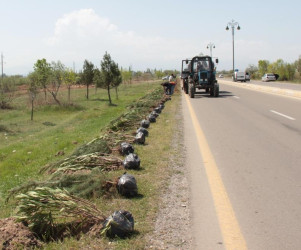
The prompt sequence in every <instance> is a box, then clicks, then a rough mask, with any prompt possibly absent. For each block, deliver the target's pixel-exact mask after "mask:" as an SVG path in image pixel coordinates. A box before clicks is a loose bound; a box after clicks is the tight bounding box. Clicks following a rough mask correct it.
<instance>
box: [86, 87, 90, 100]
mask: <svg viewBox="0 0 301 250" xmlns="http://www.w3.org/2000/svg"><path fill="white" fill-rule="evenodd" d="M86 97H87V99H89V84H87V95H86Z"/></svg>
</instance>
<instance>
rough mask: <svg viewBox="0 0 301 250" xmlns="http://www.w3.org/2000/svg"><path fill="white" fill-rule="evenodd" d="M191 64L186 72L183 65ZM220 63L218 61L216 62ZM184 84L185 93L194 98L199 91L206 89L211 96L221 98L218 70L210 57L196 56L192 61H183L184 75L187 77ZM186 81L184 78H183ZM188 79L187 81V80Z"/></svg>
mask: <svg viewBox="0 0 301 250" xmlns="http://www.w3.org/2000/svg"><path fill="white" fill-rule="evenodd" d="M184 62H185V63H186V64H189V65H190V67H188V70H187V71H186V70H184V69H185V68H184V67H183V63H184ZM215 63H218V59H216V60H215ZM187 74H188V77H187V78H185V81H183V82H184V86H183V88H184V91H185V93H187V94H189V96H190V97H191V98H194V95H195V94H196V92H197V90H200V89H205V92H206V93H209V94H210V96H214V97H218V96H219V85H218V83H217V80H216V76H215V74H216V69H215V65H214V62H213V61H212V58H211V57H210V56H195V57H193V58H192V59H191V60H186V61H185V60H183V61H182V75H183V76H184V75H185V76H187ZM182 79H183V80H184V78H182ZM186 79H187V80H186Z"/></svg>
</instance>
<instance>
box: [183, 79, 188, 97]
mask: <svg viewBox="0 0 301 250" xmlns="http://www.w3.org/2000/svg"><path fill="white" fill-rule="evenodd" d="M184 92H185V94H188V92H189V91H188V82H187V81H184Z"/></svg>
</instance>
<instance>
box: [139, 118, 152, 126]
mask: <svg viewBox="0 0 301 250" xmlns="http://www.w3.org/2000/svg"><path fill="white" fill-rule="evenodd" d="M140 125H141V127H142V128H149V125H150V122H149V121H148V120H145V119H144V120H142V121H141V124H140Z"/></svg>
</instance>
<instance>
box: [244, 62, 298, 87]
mask: <svg viewBox="0 0 301 250" xmlns="http://www.w3.org/2000/svg"><path fill="white" fill-rule="evenodd" d="M246 71H247V72H249V73H250V75H251V78H252V79H261V77H262V76H263V75H264V74H265V73H274V74H278V75H279V80H280V81H300V80H301V57H299V59H298V60H296V61H295V62H293V63H287V62H284V60H282V59H278V60H277V61H275V62H269V61H268V60H259V61H258V65H257V66H255V65H249V66H248V68H247V69H246Z"/></svg>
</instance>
